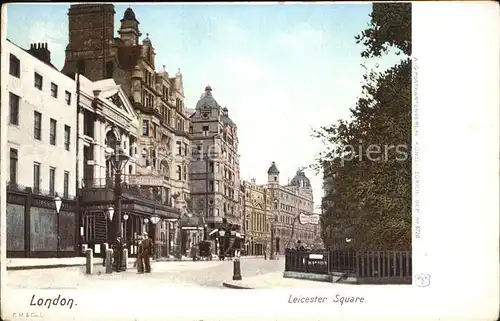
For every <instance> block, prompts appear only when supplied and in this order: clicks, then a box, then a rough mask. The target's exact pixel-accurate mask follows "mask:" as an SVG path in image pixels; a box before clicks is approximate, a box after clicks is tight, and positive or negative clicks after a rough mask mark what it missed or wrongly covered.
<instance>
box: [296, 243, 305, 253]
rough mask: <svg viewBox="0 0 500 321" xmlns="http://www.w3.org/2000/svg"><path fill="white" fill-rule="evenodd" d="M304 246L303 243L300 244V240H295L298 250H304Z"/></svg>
mask: <svg viewBox="0 0 500 321" xmlns="http://www.w3.org/2000/svg"><path fill="white" fill-rule="evenodd" d="M305 249H306V248H305V247H304V245H302V241H301V240H298V241H297V250H298V251H304V250H305Z"/></svg>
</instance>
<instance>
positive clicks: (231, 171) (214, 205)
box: [190, 86, 242, 231]
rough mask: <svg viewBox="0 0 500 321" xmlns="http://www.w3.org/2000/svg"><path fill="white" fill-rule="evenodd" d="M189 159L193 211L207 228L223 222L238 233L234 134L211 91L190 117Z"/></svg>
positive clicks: (206, 90) (238, 209)
mask: <svg viewBox="0 0 500 321" xmlns="http://www.w3.org/2000/svg"><path fill="white" fill-rule="evenodd" d="M191 122H192V128H193V129H192V135H193V141H192V146H193V148H192V150H193V151H192V159H191V166H190V180H191V195H192V199H193V211H194V212H195V213H196V214H199V215H201V216H204V217H205V218H206V222H207V224H208V226H209V227H211V228H217V227H218V226H220V224H221V223H222V221H223V218H225V219H227V222H228V223H230V224H231V226H232V227H233V229H234V230H235V231H240V230H241V216H242V213H241V208H240V170H239V154H238V133H237V127H236V124H235V123H234V122H233V120H232V119H231V118H230V117H229V112H228V109H227V108H225V107H222V106H220V105H219V104H218V103H217V101H216V100H215V99H214V97H213V96H212V88H211V87H210V86H207V87H206V88H205V93H204V94H202V96H201V98H200V100H199V101H198V103H197V104H196V109H195V110H194V112H193V114H192V115H191Z"/></svg>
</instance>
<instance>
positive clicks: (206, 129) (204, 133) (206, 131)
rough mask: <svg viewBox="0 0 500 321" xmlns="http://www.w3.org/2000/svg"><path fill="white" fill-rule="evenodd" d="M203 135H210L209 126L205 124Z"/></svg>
mask: <svg viewBox="0 0 500 321" xmlns="http://www.w3.org/2000/svg"><path fill="white" fill-rule="evenodd" d="M203 136H208V126H203Z"/></svg>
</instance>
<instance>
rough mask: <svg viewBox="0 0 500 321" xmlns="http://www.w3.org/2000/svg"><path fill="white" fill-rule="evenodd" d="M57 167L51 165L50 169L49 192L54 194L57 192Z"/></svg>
mask: <svg viewBox="0 0 500 321" xmlns="http://www.w3.org/2000/svg"><path fill="white" fill-rule="evenodd" d="M55 188H56V169H55V168H54V167H50V169H49V194H50V195H54V194H55V193H56V191H55Z"/></svg>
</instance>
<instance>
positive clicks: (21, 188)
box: [6, 182, 76, 200]
mask: <svg viewBox="0 0 500 321" xmlns="http://www.w3.org/2000/svg"><path fill="white" fill-rule="evenodd" d="M6 187H7V191H15V192H23V193H24V192H27V191H28V189H30V190H31V193H32V194H36V195H42V196H51V197H55V196H59V197H61V198H63V199H68V200H73V199H75V198H76V196H74V195H66V193H64V192H58V191H55V190H53V191H51V190H44V189H41V188H35V187H32V186H26V185H21V184H18V183H13V182H6Z"/></svg>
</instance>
